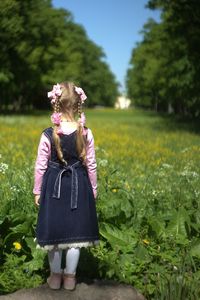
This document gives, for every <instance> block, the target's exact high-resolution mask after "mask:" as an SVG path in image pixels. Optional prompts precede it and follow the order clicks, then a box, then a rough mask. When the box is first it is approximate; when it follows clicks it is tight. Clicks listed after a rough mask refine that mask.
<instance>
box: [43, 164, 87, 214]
mask: <svg viewBox="0 0 200 300" xmlns="http://www.w3.org/2000/svg"><path fill="white" fill-rule="evenodd" d="M81 165H82V163H81V162H80V161H77V162H75V163H74V164H72V165H67V166H65V165H61V164H59V163H56V162H53V161H49V162H48V166H49V167H53V168H56V169H58V168H59V169H60V171H59V173H58V175H57V177H56V181H55V184H54V190H53V198H56V199H60V188H61V179H62V175H63V174H64V173H65V172H67V171H70V172H71V173H72V180H71V209H75V208H77V202H78V174H77V171H76V169H77V167H79V166H81Z"/></svg>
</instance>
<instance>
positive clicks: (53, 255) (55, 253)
mask: <svg viewBox="0 0 200 300" xmlns="http://www.w3.org/2000/svg"><path fill="white" fill-rule="evenodd" d="M48 259H49V266H50V270H51V272H52V273H62V270H61V259H62V249H55V248H54V249H52V250H49V251H48Z"/></svg>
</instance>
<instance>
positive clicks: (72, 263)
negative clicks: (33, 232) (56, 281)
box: [48, 248, 80, 274]
mask: <svg viewBox="0 0 200 300" xmlns="http://www.w3.org/2000/svg"><path fill="white" fill-rule="evenodd" d="M62 251H63V250H62V249H52V250H49V251H48V259H49V265H50V269H51V272H53V273H61V260H62ZM65 255H66V267H65V269H64V273H65V274H66V273H68V274H76V268H77V265H78V261H79V257H80V248H68V249H66V251H65Z"/></svg>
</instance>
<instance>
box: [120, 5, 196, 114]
mask: <svg viewBox="0 0 200 300" xmlns="http://www.w3.org/2000/svg"><path fill="white" fill-rule="evenodd" d="M147 6H148V7H149V8H151V9H160V10H161V22H159V23H157V22H155V21H154V20H152V19H150V20H149V21H148V22H147V23H146V24H145V25H144V27H143V31H142V34H143V40H142V42H140V43H138V44H137V47H136V48H134V49H133V51H132V56H131V60H130V68H129V69H128V71H127V79H126V85H127V91H128V96H129V97H130V98H131V99H132V101H133V103H134V104H135V105H136V106H141V107H144V108H150V109H155V110H156V111H168V112H170V111H174V112H175V113H178V114H184V115H186V114H187V115H191V116H194V117H198V116H200V55H199V54H200V1H197V0H167V1H166V0H149V2H148V5H147Z"/></svg>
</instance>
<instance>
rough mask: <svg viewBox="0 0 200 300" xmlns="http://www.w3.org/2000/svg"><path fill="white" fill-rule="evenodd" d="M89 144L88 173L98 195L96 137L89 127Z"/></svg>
mask: <svg viewBox="0 0 200 300" xmlns="http://www.w3.org/2000/svg"><path fill="white" fill-rule="evenodd" d="M87 141H88V142H87V146H86V166H87V170H88V175H89V178H90V182H91V185H92V189H93V193H94V197H95V199H96V197H97V163H96V157H95V149H94V137H93V134H92V131H91V130H90V129H89V128H88V134H87Z"/></svg>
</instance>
